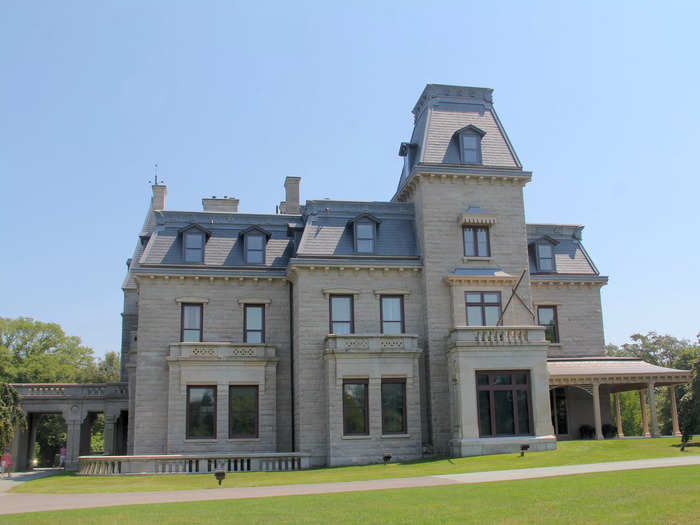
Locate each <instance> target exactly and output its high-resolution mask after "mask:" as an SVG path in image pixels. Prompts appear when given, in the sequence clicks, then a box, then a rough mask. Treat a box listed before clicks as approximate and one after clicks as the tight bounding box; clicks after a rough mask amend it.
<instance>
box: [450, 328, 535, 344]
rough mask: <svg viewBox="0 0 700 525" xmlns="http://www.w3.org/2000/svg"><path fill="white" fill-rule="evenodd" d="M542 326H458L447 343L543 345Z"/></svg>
mask: <svg viewBox="0 0 700 525" xmlns="http://www.w3.org/2000/svg"><path fill="white" fill-rule="evenodd" d="M544 333H545V327H544V326H458V327H457V328H455V329H453V330H452V331H451V332H450V335H449V339H448V344H452V345H458V346H514V345H544V344H547V341H546V340H545V337H544Z"/></svg>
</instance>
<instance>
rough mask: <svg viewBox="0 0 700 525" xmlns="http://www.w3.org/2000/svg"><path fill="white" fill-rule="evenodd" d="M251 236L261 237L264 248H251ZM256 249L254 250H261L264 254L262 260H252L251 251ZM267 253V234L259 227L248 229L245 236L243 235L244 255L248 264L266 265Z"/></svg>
mask: <svg viewBox="0 0 700 525" xmlns="http://www.w3.org/2000/svg"><path fill="white" fill-rule="evenodd" d="M251 237H260V238H261V239H262V249H261V250H258V249H257V248H255V249H251V248H250V246H249V240H250V238H251ZM251 251H254V252H261V254H262V261H261V262H251V261H250V257H249V256H248V255H249V252H251ZM266 255H267V235H266V234H265V233H263V232H262V231H259V230H257V229H254V230H251V231H248V232H246V233H245V236H244V237H243V257H244V260H245V263H246V264H256V265H260V266H264V265H265V257H266Z"/></svg>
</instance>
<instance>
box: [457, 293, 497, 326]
mask: <svg viewBox="0 0 700 525" xmlns="http://www.w3.org/2000/svg"><path fill="white" fill-rule="evenodd" d="M465 299H466V303H467V325H468V326H496V324H498V319H499V318H500V317H501V292H465Z"/></svg>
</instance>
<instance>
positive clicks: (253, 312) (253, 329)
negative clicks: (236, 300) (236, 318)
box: [243, 304, 265, 343]
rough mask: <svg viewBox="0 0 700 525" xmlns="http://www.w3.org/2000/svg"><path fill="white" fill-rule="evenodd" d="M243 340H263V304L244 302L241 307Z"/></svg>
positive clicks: (262, 341)
mask: <svg viewBox="0 0 700 525" xmlns="http://www.w3.org/2000/svg"><path fill="white" fill-rule="evenodd" d="M243 341H244V342H246V343H264V342H265V305H264V304H246V305H245V306H244V308H243Z"/></svg>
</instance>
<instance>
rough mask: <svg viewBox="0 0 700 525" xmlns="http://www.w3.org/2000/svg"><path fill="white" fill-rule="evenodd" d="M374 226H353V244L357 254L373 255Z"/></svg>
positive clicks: (359, 224) (357, 224) (362, 223)
mask: <svg viewBox="0 0 700 525" xmlns="http://www.w3.org/2000/svg"><path fill="white" fill-rule="evenodd" d="M374 231H375V227H374V224H372V223H368V222H358V223H356V224H355V242H356V243H357V251H358V253H374Z"/></svg>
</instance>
